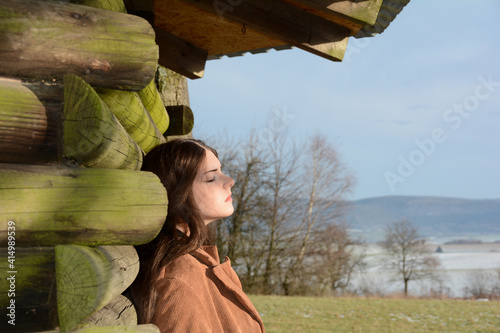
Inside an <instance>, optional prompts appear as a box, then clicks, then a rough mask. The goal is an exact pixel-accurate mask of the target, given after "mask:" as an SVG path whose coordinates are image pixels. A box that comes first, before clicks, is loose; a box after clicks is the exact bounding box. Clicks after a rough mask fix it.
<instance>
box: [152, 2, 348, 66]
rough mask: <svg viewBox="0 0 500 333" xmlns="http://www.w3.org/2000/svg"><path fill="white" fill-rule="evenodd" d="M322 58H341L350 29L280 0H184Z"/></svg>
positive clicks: (335, 59) (334, 59) (337, 59)
mask: <svg viewBox="0 0 500 333" xmlns="http://www.w3.org/2000/svg"><path fill="white" fill-rule="evenodd" d="M183 1H184V2H186V3H190V4H192V5H195V6H197V7H199V8H201V9H203V10H206V11H208V12H210V13H213V14H215V15H219V16H220V17H221V18H224V19H227V20H229V21H233V22H238V23H241V24H244V25H247V26H248V27H249V28H252V29H253V30H256V31H260V32H261V33H263V34H265V35H268V36H271V37H273V38H276V39H279V40H283V41H285V42H286V43H288V44H290V45H293V46H296V47H298V48H301V49H303V50H305V51H308V52H311V53H314V54H316V55H319V56H321V57H323V58H326V59H329V60H333V61H341V60H342V58H343V56H344V53H345V49H346V47H347V40H348V37H349V35H350V34H351V31H350V29H348V28H346V27H343V26H340V25H338V24H336V23H334V22H331V21H329V20H327V19H325V18H322V17H319V16H317V15H314V14H312V13H309V12H307V11H304V10H303V9H301V8H299V7H297V6H294V5H291V4H289V3H285V2H283V1H279V0H240V1H232V2H231V3H234V4H235V5H234V6H231V5H230V4H229V2H226V1H222V0H215V1H214V0H183ZM160 54H161V52H160Z"/></svg>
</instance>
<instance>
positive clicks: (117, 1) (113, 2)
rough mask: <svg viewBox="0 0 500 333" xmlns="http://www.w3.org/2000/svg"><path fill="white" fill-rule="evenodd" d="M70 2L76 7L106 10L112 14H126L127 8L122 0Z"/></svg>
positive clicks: (81, 0) (74, 0)
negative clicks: (112, 12)
mask: <svg viewBox="0 0 500 333" xmlns="http://www.w3.org/2000/svg"><path fill="white" fill-rule="evenodd" d="M70 2H71V3H74V4H76V5H82V6H89V7H94V8H100V9H106V10H111V11H114V12H120V13H126V12H127V8H125V4H124V3H123V0H71V1H70Z"/></svg>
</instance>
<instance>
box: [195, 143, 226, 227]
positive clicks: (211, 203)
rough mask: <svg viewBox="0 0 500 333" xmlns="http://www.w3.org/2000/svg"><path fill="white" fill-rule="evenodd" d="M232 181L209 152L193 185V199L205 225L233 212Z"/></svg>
mask: <svg viewBox="0 0 500 333" xmlns="http://www.w3.org/2000/svg"><path fill="white" fill-rule="evenodd" d="M233 185H234V180H233V179H232V178H231V177H228V176H226V175H225V174H224V173H222V171H221V165H220V162H219V159H218V158H217V157H215V155H214V153H212V152H211V151H210V150H206V151H205V159H204V161H203V163H202V164H201V166H200V170H199V171H198V175H197V176H196V179H195V180H194V183H193V197H194V201H195V202H196V205H197V206H198V209H199V210H200V213H201V217H202V218H203V220H204V222H205V224H208V223H210V222H212V221H215V220H217V219H220V218H223V217H227V216H229V215H231V214H232V213H233V211H234V207H233V200H232V199H231V187H232V186H233Z"/></svg>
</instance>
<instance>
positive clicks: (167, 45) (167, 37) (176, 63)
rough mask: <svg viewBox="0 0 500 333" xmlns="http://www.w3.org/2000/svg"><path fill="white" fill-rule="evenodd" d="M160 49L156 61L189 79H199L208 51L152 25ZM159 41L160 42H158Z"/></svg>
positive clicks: (202, 72)
mask: <svg viewBox="0 0 500 333" xmlns="http://www.w3.org/2000/svg"><path fill="white" fill-rule="evenodd" d="M154 30H155V33H156V41H157V42H156V43H157V44H158V46H159V49H160V57H159V59H158V63H159V64H160V65H162V66H165V67H167V68H170V69H171V70H173V71H176V72H177V73H179V74H181V75H184V76H185V77H188V78H190V79H199V78H201V77H203V74H204V72H205V63H206V61H207V57H208V52H207V51H206V50H204V49H202V48H200V47H198V46H196V45H193V44H191V43H189V42H188V41H185V40H184V39H182V38H179V37H177V36H175V35H174V34H171V33H170V32H168V31H166V30H164V29H162V28H159V27H154ZM160 41H161V42H160Z"/></svg>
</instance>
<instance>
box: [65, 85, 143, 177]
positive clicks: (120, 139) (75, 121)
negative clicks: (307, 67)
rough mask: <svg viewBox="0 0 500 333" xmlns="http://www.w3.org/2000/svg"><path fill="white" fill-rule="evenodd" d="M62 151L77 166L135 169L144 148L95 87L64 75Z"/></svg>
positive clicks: (139, 164) (137, 166)
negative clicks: (134, 138)
mask: <svg viewBox="0 0 500 333" xmlns="http://www.w3.org/2000/svg"><path fill="white" fill-rule="evenodd" d="M63 154H64V158H65V159H66V161H67V162H68V163H71V164H73V165H77V166H80V165H81V166H85V167H93V168H109V169H132V170H138V169H140V168H141V165H142V157H143V152H142V150H141V148H140V147H139V146H138V145H137V143H136V142H135V141H134V140H133V139H132V138H131V137H130V136H129V135H128V133H127V131H126V130H125V129H124V128H123V126H122V125H121V124H120V122H119V121H118V120H117V119H116V117H115V116H114V115H113V113H112V112H111V111H110V110H109V108H108V107H107V106H106V104H105V103H104V102H103V101H102V100H101V99H100V98H99V95H98V94H97V93H96V92H95V91H94V89H93V88H92V87H91V86H90V85H88V84H87V83H85V82H84V81H83V80H82V79H81V78H79V77H77V76H74V75H66V76H65V77H64V116H63Z"/></svg>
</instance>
